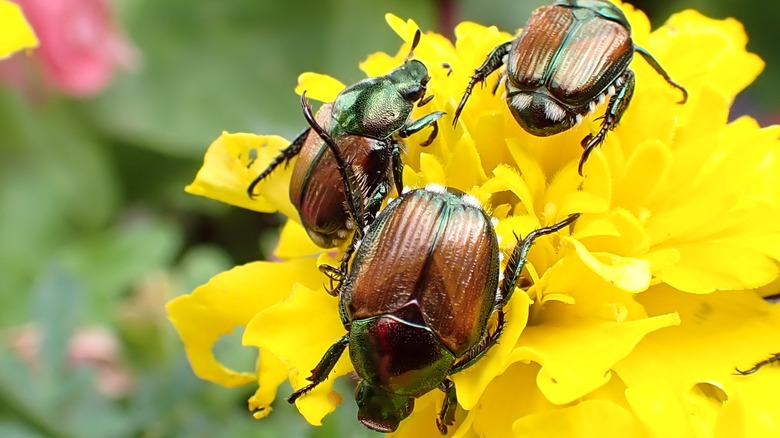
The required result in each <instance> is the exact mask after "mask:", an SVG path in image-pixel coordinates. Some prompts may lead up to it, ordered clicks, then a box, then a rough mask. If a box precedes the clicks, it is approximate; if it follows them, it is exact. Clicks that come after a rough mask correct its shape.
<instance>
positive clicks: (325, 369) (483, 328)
mask: <svg viewBox="0 0 780 438" xmlns="http://www.w3.org/2000/svg"><path fill="white" fill-rule="evenodd" d="M303 104H304V113H305V114H306V118H307V120H308V121H309V123H310V124H311V126H312V129H313V130H314V131H315V132H316V133H317V134H318V135H321V136H322V138H323V140H325V142H326V143H327V144H328V146H329V147H330V149H331V150H332V151H333V154H334V156H335V157H336V161H337V162H338V163H340V170H341V171H342V175H343V176H344V182H345V185H346V187H345V191H346V192H347V193H348V194H351V195H356V196H357V197H358V198H359V196H360V191H355V190H354V188H355V187H354V182H355V177H354V175H351V169H350V168H349V167H348V166H345V165H344V164H345V160H344V157H339V155H341V152H340V151H339V147H338V145H337V142H336V141H335V140H334V139H332V138H329V135H328V133H327V131H326V130H325V129H324V128H322V127H319V126H318V125H317V123H316V121H315V120H314V117H313V116H312V114H311V109H310V108H309V107H308V104H307V103H306V102H305V98H304V100H303ZM348 199H352V198H350V195H348ZM353 201H354V199H353V200H352V201H351V202H350V206H349V211H350V215H351V216H352V217H353V218H355V221H356V222H359V221H360V219H358V218H361V217H363V215H362V211H361V205H362V204H361V203H360V202H353ZM577 217H578V215H572V216H569V217H568V218H567V219H565V220H563V221H561V222H560V223H557V224H554V225H552V226H549V227H545V228H540V229H537V230H535V231H532V232H531V233H530V234H528V235H527V236H526V237H525V238H524V239H520V238H517V245H516V246H515V248H514V250H513V251H512V255H511V257H510V259H509V260H508V263H507V266H506V268H505V269H504V271H503V280H501V282H500V285H499V252H500V250H499V247H498V239H497V236H496V233H495V230H494V228H493V223H492V222H491V219H490V218H489V217H488V215H487V213H485V211H484V210H483V209H482V207H481V205H480V203H479V201H477V200H476V199H475V198H473V197H471V196H469V195H466V194H465V193H463V192H460V191H458V190H455V189H451V188H449V189H448V188H444V187H442V186H437V185H433V186H428V187H426V188H425V189H417V190H412V191H408V192H406V193H403V194H401V195H400V196H399V197H398V198H396V199H394V200H393V201H392V202H390V203H389V204H388V206H387V207H386V208H385V209H384V210H382V211H381V212H380V213H379V215H378V216H377V217H376V219H375V220H374V221H373V222H371V223H370V224H368V225H367V227H366V228H365V230H364V231H361V230H362V229H360V228H359V229H358V230H357V231H356V233H355V240H354V241H353V242H355V244H354V247H356V250H355V252H354V257H353V259H352V264H351V266H349V267H348V263H344V262H342V266H341V268H340V269H339V270H338V271H337V273H338V274H337V275H334V277H336V279H337V280H338V283H339V284H338V286H337V288H336V292H337V294H338V295H339V313H340V316H341V321H342V323H343V325H344V328H345V329H346V330H347V334H345V335H344V336H342V337H341V338H339V339H338V340H337V341H336V342H335V343H334V344H333V345H332V346H331V347H330V348H329V349H328V350H327V352H326V353H325V355H324V356H323V357H322V359H321V360H320V362H319V363H318V364H317V366H316V367H315V368H314V369H313V370H312V374H311V376H310V377H309V378H308V380H309V381H311V383H310V384H308V385H306V386H304V387H302V388H300V389H298V390H297V391H295V392H294V393H293V394H292V395H291V396H290V397H289V398H288V401H289V402H290V403H294V402H295V400H297V399H298V398H299V397H301V396H302V395H304V394H306V392H308V391H309V390H311V389H312V388H314V387H316V386H317V385H318V384H320V383H321V382H323V381H324V380H325V379H326V378H327V377H328V374H330V371H331V370H332V369H333V367H334V366H335V365H336V362H338V360H339V358H340V357H341V355H342V354H343V353H344V350H345V349H346V348H347V346H349V355H350V359H351V360H352V364H353V366H354V367H355V371H356V372H357V375H358V376H359V377H360V382H359V383H358V386H357V389H356V391H355V399H356V401H357V405H358V419H359V420H360V422H361V423H363V424H364V425H365V426H367V427H369V428H371V429H374V430H377V431H380V432H392V431H394V430H396V428H397V427H398V425H399V423H400V422H401V421H402V420H403V419H404V418H406V417H407V416H409V414H411V412H412V411H413V409H414V400H415V398H417V397H420V396H422V395H423V394H426V393H428V392H430V391H432V390H434V389H436V388H438V389H440V390H441V391H443V392H444V393H445V399H444V403H443V404H442V407H441V410H440V411H439V414H438V416H437V419H436V424H437V427H438V428H439V431H440V432H441V433H442V434H446V433H447V427H448V426H451V425H452V424H453V422H454V420H455V409H456V407H457V395H456V391H455V384H454V383H453V382H452V380H450V378H449V376H450V375H452V374H454V373H457V372H459V371H462V370H463V369H465V368H467V367H469V366H471V365H473V364H474V363H476V362H477V361H478V360H479V359H480V358H481V357H482V356H484V354H485V353H486V352H487V351H488V350H489V349H490V348H491V347H492V346H493V345H495V344H496V342H497V341H498V339H499V336H500V335H501V331H502V329H503V326H504V306H505V305H506V303H507V302H508V300H509V299H510V297H511V296H512V293H513V292H514V289H515V286H516V285H517V282H518V279H519V277H520V272H521V271H522V268H523V265H524V263H525V259H526V256H527V254H528V251H529V250H530V248H531V245H533V243H534V240H535V239H536V238H537V237H539V236H541V235H544V234H550V233H553V232H556V231H558V230H560V229H561V228H563V227H565V226H567V225H569V224H571V223H573V222H574V220H576V218H577ZM334 270H335V268H334ZM494 314H495V317H496V327H495V329H494V330H492V331H490V330H489V328H488V326H489V322H490V320H491V317H492V316H493V315H494Z"/></svg>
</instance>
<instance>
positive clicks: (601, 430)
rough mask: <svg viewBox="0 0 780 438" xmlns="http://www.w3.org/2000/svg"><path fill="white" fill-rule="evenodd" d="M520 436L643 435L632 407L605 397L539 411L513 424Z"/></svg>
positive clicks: (540, 437) (517, 435) (515, 431)
mask: <svg viewBox="0 0 780 438" xmlns="http://www.w3.org/2000/svg"><path fill="white" fill-rule="evenodd" d="M512 431H513V432H514V435H515V436H516V437H523V438H526V437H529V438H530V437H539V438H542V437H553V436H560V437H564V436H565V437H583V438H584V437H642V436H644V434H643V432H642V431H641V429H640V428H639V425H638V424H637V423H636V421H635V420H634V417H633V415H632V414H631V412H630V411H628V410H626V409H624V408H622V407H621V406H618V405H616V404H614V403H612V402H609V401H605V400H586V401H583V402H581V403H578V404H576V405H574V406H571V407H566V408H561V409H555V410H550V411H546V412H541V413H535V414H532V415H528V416H526V417H523V418H520V419H519V420H517V421H516V422H515V423H514V424H513V425H512Z"/></svg>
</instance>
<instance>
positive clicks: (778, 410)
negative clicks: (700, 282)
mask: <svg viewBox="0 0 780 438" xmlns="http://www.w3.org/2000/svg"><path fill="white" fill-rule="evenodd" d="M637 298H638V300H639V301H641V302H642V304H643V305H644V306H645V308H646V309H647V310H648V312H649V313H663V312H666V311H670V310H672V309H673V310H674V311H677V312H679V313H680V318H681V320H682V323H681V324H680V325H679V326H678V327H672V328H669V329H666V330H661V331H658V332H655V333H652V334H650V335H648V336H647V337H645V339H644V340H643V341H642V342H641V343H639V345H637V347H636V348H635V349H634V351H633V353H632V354H631V355H629V356H628V357H626V358H625V359H623V360H622V361H621V362H619V363H618V364H617V365H615V367H614V370H615V372H617V373H618V374H619V375H620V377H621V378H622V379H623V381H624V382H625V383H626V385H627V386H628V387H629V389H630V390H633V389H632V388H634V387H637V388H638V389H637V394H640V395H641V394H642V392H643V391H650V389H648V388H649V387H648V385H653V382H661V381H663V382H664V385H665V386H668V388H666V389H664V390H663V391H662V392H660V393H658V394H657V395H656V403H652V401H647V402H642V403H647V405H645V406H641V408H642V411H641V412H640V413H641V415H642V416H643V417H645V418H648V423H651V424H653V423H654V422H655V420H658V419H660V418H664V419H666V418H673V417H674V418H678V419H680V418H683V417H695V418H692V419H691V421H692V422H693V423H691V424H689V425H687V426H685V427H686V428H689V429H690V428H696V429H699V430H707V431H709V432H711V431H712V430H714V429H715V428H716V427H718V424H720V421H719V420H718V418H719V417H718V416H719V415H721V414H722V413H723V410H724V409H725V407H727V406H729V405H730V404H731V403H732V400H733V399H734V398H735V397H737V396H738V397H739V399H740V402H739V403H740V404H742V405H743V406H744V413H745V414H744V416H743V419H744V430H745V431H752V432H751V434H748V433H745V435H744V436H771V433H768V432H770V431H774V432H777V431H778V430H779V429H780V405H778V404H777V403H774V400H773V399H774V397H775V395H776V391H772V390H768V388H780V373H776V372H773V371H775V370H773V369H771V368H769V367H767V368H765V369H761V370H759V371H758V372H756V373H755V374H752V375H750V376H740V375H736V372H735V368H737V367H739V368H740V369H745V368H747V367H750V366H751V365H752V364H753V363H754V362H756V361H759V360H762V359H764V358H765V357H766V356H767V355H768V354H769V353H773V352H776V351H778V350H780V349H778V342H777V340H778V339H780V308H778V306H776V305H772V304H768V303H766V302H765V301H764V300H762V299H761V298H759V297H758V296H757V295H756V294H754V293H752V292H748V291H745V292H717V293H712V294H707V295H692V294H686V293H683V292H679V291H675V290H673V289H672V288H671V287H669V286H667V285H658V286H654V287H653V288H651V289H650V290H649V291H648V292H645V293H644V294H642V295H640V296H638V297H637ZM708 386H713V387H714V388H718V389H719V390H720V391H721V392H722V393H723V395H721V396H718V397H721V398H723V397H725V398H727V399H728V401H727V402H726V403H722V404H720V403H719V404H718V405H717V406H715V405H713V396H709V397H706V398H702V397H701V396H700V395H697V394H698V393H700V392H701V391H702V388H707V387H708ZM643 388H645V389H643ZM712 392H713V391H710V393H712ZM715 394H717V392H715ZM645 395H646V394H645ZM645 395H641V397H642V398H643V399H644V398H645ZM637 397H639V396H637ZM663 398H667V399H669V400H671V402H668V403H667V402H663ZM681 401H682V402H685V403H684V407H685V409H684V412H688V413H691V412H696V415H695V416H692V415H683V416H679V415H677V414H675V413H674V412H675V411H678V409H679V406H680V404H681V403H682V402H681ZM632 403H633V402H632ZM675 406H678V407H675ZM639 408H640V406H638V407H637V409H639ZM667 413H668V414H669V415H668V416H667V415H666V414H667ZM729 415H734V413H730V414H729ZM664 421H666V420H664ZM679 421H680V423H677V424H678V425H679V427H681V428H682V426H683V425H684V424H685V422H684V421H682V420H679ZM658 427H659V428H660V427H662V425H660V424H659V425H658ZM659 430H662V429H659ZM682 430H685V429H682ZM757 431H761V433H756V432H757ZM659 436H664V435H663V433H661V434H660V435H659ZM702 436H704V435H702ZM706 436H711V435H706Z"/></svg>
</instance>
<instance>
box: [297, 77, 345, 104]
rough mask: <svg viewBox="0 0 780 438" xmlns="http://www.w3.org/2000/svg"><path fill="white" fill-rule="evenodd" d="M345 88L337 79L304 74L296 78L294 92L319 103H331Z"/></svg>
mask: <svg viewBox="0 0 780 438" xmlns="http://www.w3.org/2000/svg"><path fill="white" fill-rule="evenodd" d="M344 88H346V86H345V85H344V84H343V83H341V81H339V80H338V79H335V78H333V77H331V76H328V75H323V74H319V73H312V72H306V73H301V74H300V75H299V76H298V85H297V86H296V87H295V92H296V93H298V94H299V95H300V94H303V92H304V91H305V92H306V97H307V98H309V99H314V100H319V101H320V102H333V101H334V100H336V96H338V94H339V93H341V90H343V89H344Z"/></svg>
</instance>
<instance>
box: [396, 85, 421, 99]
mask: <svg viewBox="0 0 780 438" xmlns="http://www.w3.org/2000/svg"><path fill="white" fill-rule="evenodd" d="M401 95H402V96H403V97H404V99H406V100H408V101H410V102H416V101H418V100H420V98H422V97H423V96H424V95H425V84H424V83H422V84H420V85H415V86H412V87H409V88H407V89H405V90H404V91H402V92H401Z"/></svg>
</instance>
